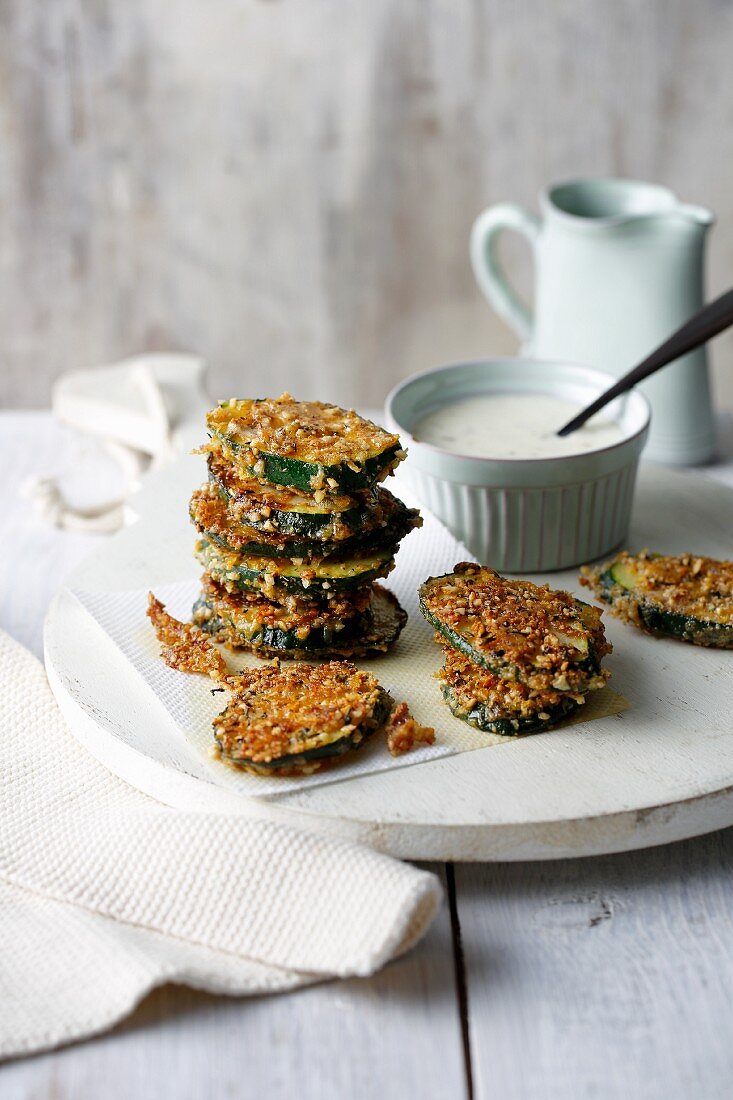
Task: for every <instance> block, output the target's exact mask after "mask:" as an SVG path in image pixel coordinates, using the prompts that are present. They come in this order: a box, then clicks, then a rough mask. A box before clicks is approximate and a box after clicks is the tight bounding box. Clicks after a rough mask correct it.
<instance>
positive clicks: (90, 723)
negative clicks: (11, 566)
mask: <svg viewBox="0 0 733 1100" xmlns="http://www.w3.org/2000/svg"><path fill="white" fill-rule="evenodd" d="M200 470H201V467H200V459H193V458H182V459H180V460H179V461H177V462H176V463H175V464H173V465H171V466H169V467H167V468H166V469H164V470H162V471H160V472H158V473H157V474H154V475H152V476H151V477H150V478H149V479H148V481H147V483H146V485H145V488H144V490H143V492H142V493H141V494H140V495H139V496H138V497H137V498H136V500H135V512H136V514H137V516H138V519H137V522H135V523H133V524H132V525H131V526H130V527H128V528H126V529H124V530H123V531H121V532H120V533H119V534H118V535H115V536H113V537H112V538H109V539H104V540H100V545H99V549H98V550H97V551H95V553H94V554H93V555H92V556H91V557H90V558H89V559H87V561H86V562H85V563H84V564H83V566H81V567H80V568H78V569H76V570H75V571H74V573H73V574H72V575H71V576H70V577H69V578H67V581H68V584H69V585H70V586H71V587H74V586H76V587H79V588H81V587H83V588H85V589H101V590H110V589H123V588H138V587H143V586H151V587H154V586H155V585H156V584H157V585H160V584H164V583H167V582H170V581H177V580H182V579H184V578H186V577H189V576H190V575H191V542H192V539H191V528H190V526H189V525H188V523H187V499H188V496H189V495H190V491H191V488H192V487H193V486H194V485H196V484H197V483H198V482H199V481H200V476H201V475H200ZM732 503H733V498H732V497H731V493H730V492H729V491H728V490H727V489H725V488H723V487H721V486H719V485H716V484H714V483H713V482H711V481H710V480H708V479H707V478H705V477H703V476H701V475H698V474H694V473H683V472H678V471H668V470H664V469H662V468H655V467H653V466H651V465H649V466H646V467H645V468H643V469H642V473H641V478H640V486H639V493H638V496H637V505H636V509H635V522H634V526H633V529H632V532H631V535H630V537H629V543H628V544H629V546H631V547H635V548H640V547H642V546H649V547H653V548H657V549H660V550H663V551H667V552H670V553H674V552H679V551H682V550H686V549H692V550H694V551H697V552H700V553H706V554H711V555H714V556H718V557H730V546H731V545H732V544H733V507H731V504H732ZM542 579H543V580H547V581H549V582H550V583H551V584H553V585H556V586H558V587H567V588H571V589H576V590H577V587H578V586H577V578H576V574H575V573H574V572H572V573H565V574H557V575H554V576H552V577H549V576H548V577H543V578H542ZM606 620H607V632H608V634H609V636H610V638H611V640H612V641H613V643H614V646H615V651H614V653H613V655H612V656H611V657H610V658H609V660H608V664H609V667H610V668H611V670H612V673H613V686H614V688H615V689H616V690H617V691H618V692H620V693H622V694H623V695H624V696H625V697H626V699H627V700H628V702H629V704H630V705H629V709H628V710H626V711H625V712H624V713H622V714H620V715H618V716H617V717H616V718H614V719H613V720H612V721H610V722H606V723H603V724H601V723H593V722H590V723H585V724H582V723H581V724H578V725H575V726H570V727H568V728H567V729H558V730H555V731H553V732H550V733H547V734H543V735H536V736H532V737H525V738H520V739H518V740H517V741H516V742H511V743H505V744H502V745H498V746H494V747H491V748H486V749H480V750H478V751H475V752H467V753H462V754H460V755H455V756H450V757H446V758H442V759H439V760H435V761H432V762H430V763H425V764H419V765H416V766H413V767H404V768H396V769H394V771H387V772H382V773H379V774H374V775H369V776H363V777H360V778H352V779H349V780H346V781H343V782H335V783H330V784H328V785H324V786H320V787H317V788H313V789H310V790H302V791H299V792H297V793H293V794H289V795H287V796H284V797H281V798H278V799H277V800H273V801H269V802H268V801H263V800H259V799H257V800H255V799H248V798H246V797H243V796H242V795H241V794H239V793H237V792H236V791H233V790H232V789H230V788H226V787H224V786H219V785H217V783H216V781H215V779H214V780H211V779H208V778H207V779H204V778H201V777H200V776H197V775H195V774H193V772H192V769H190V768H188V767H187V766H186V763H185V754H182V752H181V739H182V737H183V734H182V733H181V731H180V730H179V729H178V727H177V726H176V725H175V723H174V722H173V720H172V718H171V717H170V716H169V714H168V713H167V712H166V711H165V710H164V709H163V707H162V705H161V704H160V702H159V701H158V700H157V698H156V697H155V695H154V694H153V692H152V691H151V689H150V688H149V687H148V686H147V685H146V684H145V683H144V682H143V681H142V680H141V678H140V677H139V676H138V674H137V673H136V672H135V671H134V670H133V668H132V666H131V665H130V664H129V663H128V662H127V661H126V659H125V658H124V657H123V656H122V654H121V653H120V652H119V650H118V649H117V648H116V646H115V645H114V643H113V642H112V641H111V640H110V639H109V638H108V637H107V636H106V635H105V634H104V632H103V631H102V630H101V628H100V627H99V626H98V625H97V623H96V622H95V621H94V620H93V619H92V618H91V617H90V616H89V615H88V614H87V612H86V611H85V610H84V609H83V607H81V606H80V604H79V603H78V602H77V601H76V599H75V598H74V597H73V596H72V595H71V594H70V593H69V592H68V591H65V590H62V591H61V592H60V593H59V595H58V596H57V597H56V599H55V600H54V602H53V603H52V605H51V608H50V610H49V614H48V618H47V622H46V630H45V651H46V668H47V670H48V675H49V680H50V682H51V686H52V688H53V690H54V692H55V694H56V697H57V699H58V701H59V704H60V706H61V708H62V710H63V712H64V714H65V716H66V718H67V720H68V722H69V725H70V727H71V729H72V730H73V732H74V733H75V735H76V736H77V737H78V739H79V740H80V741H81V742H82V743H83V744H84V745H85V746H86V747H87V748H88V750H89V751H90V752H91V753H92V754H93V755H94V756H95V757H97V759H98V760H100V761H101V762H102V763H103V764H104V765H105V766H106V767H108V768H110V769H111V770H112V771H113V772H115V773H116V774H117V775H119V776H121V777H122V778H123V779H125V780H126V781H127V782H129V783H131V784H133V785H134V786H136V787H138V788H140V789H141V790H143V791H145V792H147V793H148V794H150V795H152V796H153V797H154V798H157V799H159V800H160V801H163V802H167V803H169V804H171V805H174V806H178V807H182V808H185V809H189V810H201V811H209V812H217V813H222V814H228V815H234V816H237V815H239V816H267V817H271V818H276V819H279V820H282V821H287V822H289V823H291V824H293V825H296V826H298V827H305V828H310V829H315V830H319V831H322V832H325V833H329V834H331V835H336V836H341V837H345V838H349V839H352V840H356V841H361V842H363V843H366V844H369V845H371V846H373V847H375V848H378V849H380V850H382V851H386V852H390V853H392V854H393V855H396V856H402V857H408V858H415V859H428V860H435V859H438V860H525V859H552V858H557V857H565V856H580V855H592V854H598V853H604V852H614V851H622V850H628V849H633V848H644V847H650V846H652V845H654V844H662V843H665V842H668V841H673V840H679V839H682V838H684V837H689V836H694V835H697V834H700V833H704V832H709V831H712V830H714V829H718V828H721V827H723V826H727V825H730V824H733V718H732V716H733V652H730V653H727V652H720V651H717V650H702V649H697V648H695V647H692V646H686V645H683V644H681V643H677V642H673V641H661V640H656V639H652V638H648V637H646V636H644V635H642V634H641V633H640V632H638V631H636V630H634V629H632V628H631V627H628V626H624V625H622V624H620V623H617V622H616V621H615V620H613V619H611V618H610V617H608V616H606Z"/></svg>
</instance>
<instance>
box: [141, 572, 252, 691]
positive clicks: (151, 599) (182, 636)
mask: <svg viewBox="0 0 733 1100" xmlns="http://www.w3.org/2000/svg"><path fill="white" fill-rule="evenodd" d="M146 614H147V616H148V618H149V619H150V621H151V623H152V624H153V628H154V630H155V636H156V638H157V639H158V641H159V642H160V645H161V650H160V655H161V657H162V658H163V660H164V661H165V663H166V664H167V665H168V666H169V667H170V668H175V669H177V670H178V671H179V672H191V673H198V674H200V675H202V676H210V677H211V679H212V680H216V681H217V683H227V682H228V681H229V680H230V679H231V676H230V673H229V669H228V668H227V663H226V661H225V660H224V658H223V657H222V655H221V653H219V651H218V650H217V649H216V648H215V646H214V645H213V644H212V642H211V640H210V639H209V637H208V636H207V635H206V634H205V633H204V631H203V630H200V629H199V627H197V626H194V625H193V623H182V622H179V620H178V619H174V618H173V616H172V615H169V614H168V612H167V611H166V609H165V605H164V604H162V603H161V602H160V600H158V599H156V597H155V596H154V595H153V593H152V592H148V610H147V612H146Z"/></svg>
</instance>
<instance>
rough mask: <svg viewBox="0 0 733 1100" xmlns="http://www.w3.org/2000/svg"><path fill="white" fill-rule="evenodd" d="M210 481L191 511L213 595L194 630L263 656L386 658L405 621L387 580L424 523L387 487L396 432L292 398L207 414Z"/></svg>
mask: <svg viewBox="0 0 733 1100" xmlns="http://www.w3.org/2000/svg"><path fill="white" fill-rule="evenodd" d="M207 424H208V430H209V435H210V442H209V444H208V445H207V447H206V448H205V451H206V455H207V463H208V472H209V480H208V482H207V484H206V485H204V486H203V487H202V488H201V489H197V490H196V491H195V492H194V494H193V496H192V498H191V505H190V512H191V519H192V521H193V523H194V526H195V527H196V529H197V530H198V532H199V535H200V539H199V542H198V543H197V547H196V552H197V555H198V557H199V560H200V561H201V563H202V565H203V566H204V570H205V572H204V576H203V589H202V592H201V595H200V597H199V599H198V600H197V602H196V604H195V605H194V609H193V621H194V623H196V624H197V625H198V626H200V627H202V628H203V629H204V630H206V631H207V632H208V633H209V634H210V635H211V636H212V637H213V638H215V639H216V640H217V641H219V642H224V643H226V644H227V645H230V646H233V647H237V648H243V649H247V650H250V651H251V652H253V653H256V654H258V655H259V656H263V657H273V656H279V657H293V658H303V657H311V658H316V659H320V658H323V657H326V656H328V657H359V656H366V655H369V654H372V653H383V652H385V651H386V650H387V649H389V647H390V646H391V645H393V644H394V642H395V641H396V640H397V638H398V636H399V634H400V631H401V630H402V628H403V626H404V624H405V621H406V615H405V612H404V611H403V609H402V608H401V607H400V605H399V603H398V602H397V600H396V599H395V597H394V596H393V595H392V594H391V593H390V592H388V591H387V590H386V589H385V588H383V587H382V586H381V585H379V584H375V583H374V582H375V581H377V580H378V579H379V578H382V577H386V576H387V574H388V573H389V572H390V570H391V569H392V568H393V566H394V555H395V553H396V551H397V548H398V546H399V543H400V540H401V539H403V538H404V537H405V535H407V534H408V533H409V531H411V530H412V529H413V528H414V527H417V526H419V525H420V523H421V522H422V521H421V519H420V516H419V513H418V512H417V511H415V510H414V509H410V508H407V507H405V505H404V504H402V502H401V501H399V500H397V499H396V498H395V497H394V496H392V494H391V493H389V492H388V491H387V490H386V489H383V488H381V486H380V484H379V483H380V482H381V481H382V480H383V479H384V478H385V477H386V476H387V475H388V474H390V473H391V472H392V470H393V469H394V467H395V466H396V465H397V464H398V463H399V462H400V461H401V460H402V458H403V457H404V451H402V449H401V448H400V441H399V439H398V437H397V436H395V435H390V434H389V433H388V432H386V431H384V430H383V429H382V428H379V427H377V426H376V425H375V424H372V423H371V422H370V421H368V420H364V419H363V418H362V417H360V416H358V415H357V413H355V412H353V410H352V411H347V410H345V409H341V408H338V407H337V406H335V405H328V404H324V403H323V402H320V401H295V400H294V399H293V398H292V397H290V395H289V394H283V395H282V396H281V397H278V398H266V399H263V400H230V401H226V402H223V403H222V404H221V405H220V406H219V407H218V408H216V409H214V410H213V411H212V412H210V413H209V414H208V416H207Z"/></svg>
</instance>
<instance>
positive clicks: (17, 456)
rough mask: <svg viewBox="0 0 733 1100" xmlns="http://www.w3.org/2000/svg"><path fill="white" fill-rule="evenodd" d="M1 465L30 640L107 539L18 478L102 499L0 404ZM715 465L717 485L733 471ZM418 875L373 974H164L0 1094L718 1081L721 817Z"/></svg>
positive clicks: (96, 462)
mask: <svg viewBox="0 0 733 1100" xmlns="http://www.w3.org/2000/svg"><path fill="white" fill-rule="evenodd" d="M31 443H33V445H34V447H35V454H31ZM726 449H729V450H733V449H731V448H726ZM0 468H1V469H2V471H3V477H2V481H1V482H0V546H1V547H2V553H0V627H2V628H3V629H5V630H7V631H8V632H9V633H10V634H12V635H13V636H14V637H16V638H18V639H19V640H20V641H21V642H23V643H24V644H25V645H27V646H29V648H31V649H32V650H33V651H34V652H35V653H37V654H39V655H40V652H41V625H42V621H43V616H44V613H45V609H46V606H47V604H48V600H49V598H50V596H51V594H52V593H53V591H54V589H55V588H56V586H57V585H58V583H59V581H60V580H61V578H62V577H63V576H64V574H65V573H66V572H67V571H68V569H69V568H70V567H71V566H72V565H73V564H75V563H76V562H77V561H78V560H79V559H80V558H81V557H82V556H83V555H84V554H86V553H87V552H88V551H89V550H90V549H91V548H92V546H94V545H96V544H97V539H98V538H99V537H103V536H81V535H70V534H61V533H59V532H56V531H53V530H52V529H50V528H47V527H45V526H44V525H43V524H42V523H41V522H40V521H39V520H38V519H36V517H35V515H34V513H33V511H32V508H31V506H30V505H29V504H28V503H27V502H26V501H24V500H21V499H19V497H18V486H19V485H20V483H21V482H22V481H23V479H24V478H25V477H26V476H27V475H29V474H32V473H38V472H49V471H50V472H59V471H63V472H65V473H66V474H67V477H68V480H67V485H68V487H69V490H70V492H75V493H80V492H81V491H82V486H83V485H84V484H85V483H90V484H91V485H92V486H93V489H92V491H93V492H95V493H97V494H98V496H99V497H103V496H104V495H105V492H109V491H110V489H111V487H112V485H113V481H114V478H113V476H112V470H111V469H110V467H109V465H108V464H107V463H106V462H105V461H103V460H101V459H100V456H99V452H98V451H97V448H96V447H95V445H93V444H90V443H85V442H83V441H81V440H79V439H78V438H76V437H74V436H73V435H71V433H68V432H65V431H63V430H62V429H60V428H59V427H57V426H56V425H54V423H53V422H52V420H51V417H50V415H49V414H48V413H3V414H0ZM715 473H716V474H717V475H718V476H721V477H722V478H725V479H727V480H730V481H731V482H733V467H731V468H729V469H718V470H717V471H715ZM87 494H88V490H87V491H86V493H85V499H86V498H87ZM691 538H692V533H691ZM435 869H436V870H437V871H438V873H440V874H441V875H442V877H443V879H444V881H445V883H446V887H447V892H448V898H449V904H446V906H445V907H444V909H443V911H442V912H441V914H440V916H439V918H438V919H437V921H436V923H435V925H434V927H433V929H432V930H431V932H430V934H429V935H428V937H427V939H426V940H425V941H424V942H423V943H422V944H421V945H420V946H419V947H418V948H417V949H416V950H415V951H413V952H412V954H410V955H409V956H408V957H407V958H404V959H402V960H400V961H399V962H397V963H395V964H393V965H392V966H390V967H388V968H387V969H386V970H385V971H384V972H383V973H381V974H379V975H378V976H377V977H375V978H372V979H369V980H361V981H350V982H341V983H332V984H327V985H322V986H319V987H316V988H311V989H308V990H305V991H301V992H297V993H294V994H289V995H285V996H280V997H274V998H269V999H258V1000H238V1001H230V1000H226V999H223V998H214V997H209V996H206V995H203V994H200V993H196V992H193V991H190V990H186V989H180V988H174V987H167V988H164V989H161V990H159V991H157V992H155V993H154V994H152V995H151V996H150V997H148V998H147V1000H146V1001H145V1002H144V1003H143V1004H142V1005H141V1006H140V1007H139V1008H138V1010H137V1012H136V1013H135V1014H134V1015H133V1016H132V1018H131V1019H129V1020H128V1021H127V1022H126V1023H125V1024H123V1025H122V1026H120V1027H119V1028H117V1029H116V1030H115V1031H113V1032H111V1033H110V1034H108V1035H105V1036H102V1037H100V1038H97V1039H94V1040H92V1041H90V1042H87V1043H83V1044H80V1045H78V1046H75V1047H71V1048H69V1049H66V1050H64V1051H60V1052H57V1053H53V1054H48V1055H41V1056H38V1057H34V1058H28V1059H25V1060H21V1061H16V1062H12V1063H8V1064H6V1065H5V1066H3V1067H0V1097H2V1100H52V1098H53V1100H67V1098H68V1100H71V1098H73V1100H79V1098H86V1097H89V1098H94V1100H107V1098H110V1100H117V1098H119V1100H128V1098H135V1100H148V1098H150V1100H174V1098H175V1100H188V1098H197V1097H207V1098H208V1097H210V1098H215V1100H216V1098H218V1097H229V1098H239V1097H247V1098H248V1097H253V1098H255V1097H256V1098H257V1100H279V1098H281V1097H283V1098H284V1097H292V1096H297V1097H298V1098H299V1100H311V1098H313V1100H330V1098H334V1100H336V1098H338V1100H342V1098H353V1100H363V1098H371V1097H379V1100H392V1098H396V1100H402V1098H403V1097H415V1098H418V1097H419V1098H420V1100H430V1098H433V1097H436V1098H437V1097H439V1098H449V1100H461V1098H463V1097H471V1096H475V1097H477V1098H480V1100H512V1098H522V1100H525V1098H528V1100H535V1098H541V1100H545V1098H552V1100H555V1098H557V1100H561V1098H562V1100H566V1098H572V1100H576V1098H585V1097H588V1098H591V1097H592V1098H594V1100H612V1098H616V1097H619V1098H624V1100H626V1098H630V1100H637V1098H639V1100H656V1098H660V1100H661V1098H664V1100H687V1098H690V1097H700V1098H704V1100H717V1098H718V1097H720V1098H721V1100H722V1098H724V1097H725V1098H728V1097H730V1096H731V1094H732V1089H733V1085H731V1081H733V886H732V885H731V883H732V881H733V879H732V874H733V830H731V829H729V830H726V831H725V832H721V833H716V834H713V835H711V836H707V837H703V838H700V839H698V840H693V841H688V842H685V843H681V844H675V845H671V846H669V847H666V848H661V849H656V850H651V851H645V852H639V853H631V854H625V855H620V856H609V857H604V858H601V859H588V860H576V861H566V862H562V863H543V864H503V865H502V864H493V865H483V866H469V865H467V866H456V867H455V868H453V867H446V868H444V867H437V868H435ZM2 950H3V945H0V964H1V958H2Z"/></svg>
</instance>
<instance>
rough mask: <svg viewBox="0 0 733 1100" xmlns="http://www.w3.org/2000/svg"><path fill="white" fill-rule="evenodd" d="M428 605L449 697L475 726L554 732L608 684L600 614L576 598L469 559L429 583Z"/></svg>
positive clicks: (424, 594) (424, 596) (424, 595)
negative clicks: (590, 695) (506, 575)
mask: <svg viewBox="0 0 733 1100" xmlns="http://www.w3.org/2000/svg"><path fill="white" fill-rule="evenodd" d="M420 609H421V611H422V613H423V615H424V616H425V618H426V619H427V620H428V622H429V623H430V624H431V625H432V626H434V627H435V630H436V632H437V633H436V641H437V642H438V644H439V645H440V646H441V648H442V649H443V652H444V654H445V664H444V666H443V668H442V669H441V671H440V673H439V678H440V679H441V680H442V684H443V696H444V698H445V701H446V703H447V704H448V706H449V708H450V710H451V711H452V713H453V714H454V715H456V717H458V718H462V719H463V720H464V721H465V722H468V723H469V724H470V725H472V726H475V727H476V728H477V729H480V730H485V731H487V732H489V733H497V734H503V735H505V736H506V735H509V736H513V735H517V734H521V733H534V732H537V731H539V730H544V729H548V728H549V727H550V726H552V725H554V724H555V723H557V722H558V721H560V719H562V718H564V717H565V716H566V715H568V714H570V713H571V712H572V711H574V710H575V709H576V708H577V707H578V706H579V705H581V704H582V703H583V702H584V700H585V697H586V695H587V694H588V693H589V692H591V691H595V690H597V689H598V688H601V687H603V685H604V684H605V682H606V680H607V678H608V673H607V672H606V671H605V670H604V669H602V668H601V660H602V658H603V657H604V656H605V655H606V654H607V653H609V652H610V651H611V646H610V645H609V644H608V643H607V642H606V638H605V634H604V631H603V626H602V624H601V616H600V612H599V611H597V610H596V609H595V608H594V607H590V606H589V605H588V604H585V603H582V602H581V601H580V600H576V599H575V598H574V597H573V596H572V595H571V594H570V593H569V592H556V591H553V590H551V589H550V588H548V587H546V586H543V587H540V586H538V585H536V584H532V583H531V582H530V581H516V580H507V579H505V578H504V577H501V576H500V575H499V574H498V573H495V572H494V571H493V570H492V569H489V568H487V567H485V566H480V565H474V564H472V563H469V562H462V563H461V564H459V565H457V566H456V567H455V571H454V572H453V573H449V574H447V575H446V576H442V577H431V578H430V579H429V580H427V581H426V582H425V584H424V585H423V586H422V587H421V589H420Z"/></svg>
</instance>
